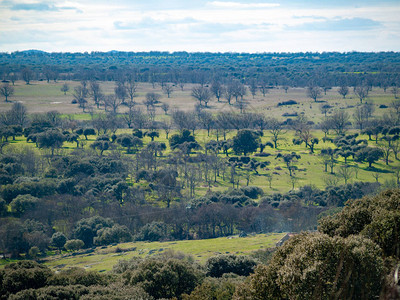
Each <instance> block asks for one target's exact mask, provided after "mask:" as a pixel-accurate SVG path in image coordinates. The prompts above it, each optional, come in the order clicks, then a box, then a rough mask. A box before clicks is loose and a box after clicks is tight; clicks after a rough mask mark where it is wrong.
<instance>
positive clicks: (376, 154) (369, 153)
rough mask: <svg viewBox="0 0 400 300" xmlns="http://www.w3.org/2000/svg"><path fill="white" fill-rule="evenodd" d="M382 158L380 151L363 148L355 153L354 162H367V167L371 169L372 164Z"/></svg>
mask: <svg viewBox="0 0 400 300" xmlns="http://www.w3.org/2000/svg"><path fill="white" fill-rule="evenodd" d="M382 156H383V152H382V150H381V149H379V148H371V147H364V148H362V149H361V150H360V151H358V152H357V153H356V160H357V161H366V162H368V167H369V168H371V167H372V164H373V163H375V162H376V161H378V160H379V159H380V158H381V157H382Z"/></svg>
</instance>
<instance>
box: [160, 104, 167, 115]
mask: <svg viewBox="0 0 400 300" xmlns="http://www.w3.org/2000/svg"><path fill="white" fill-rule="evenodd" d="M161 109H162V110H163V111H164V114H166V115H167V114H168V110H169V104H168V103H163V104H161Z"/></svg>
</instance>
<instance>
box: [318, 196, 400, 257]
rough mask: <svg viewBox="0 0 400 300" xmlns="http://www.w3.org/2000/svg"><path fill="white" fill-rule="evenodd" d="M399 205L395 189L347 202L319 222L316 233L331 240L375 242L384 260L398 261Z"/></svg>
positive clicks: (399, 197) (399, 251)
mask: <svg viewBox="0 0 400 300" xmlns="http://www.w3.org/2000/svg"><path fill="white" fill-rule="evenodd" d="M399 205H400V191H399V190H398V189H395V190H388V191H385V192H382V193H380V194H378V195H376V196H374V197H364V198H362V199H358V200H352V201H348V202H346V205H345V207H344V208H343V209H342V210H341V211H340V212H339V213H337V214H335V215H332V216H328V217H325V218H323V219H321V220H320V221H319V226H318V230H319V231H321V232H323V233H325V234H328V235H329V236H332V237H334V236H340V237H343V238H346V237H349V236H352V235H362V236H364V237H366V238H369V239H371V240H372V241H374V242H375V243H377V244H378V245H379V246H380V247H381V249H382V250H383V252H384V255H385V256H386V257H390V256H392V257H395V258H397V259H399V258H400V243H399V242H398V241H399V240H400V227H399V226H398V224H399V221H400V212H399V209H398V207H399Z"/></svg>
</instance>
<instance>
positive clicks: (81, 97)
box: [72, 85, 88, 112]
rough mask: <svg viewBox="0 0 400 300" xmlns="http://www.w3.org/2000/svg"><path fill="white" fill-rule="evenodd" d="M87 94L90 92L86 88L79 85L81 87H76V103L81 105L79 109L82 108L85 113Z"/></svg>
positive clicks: (74, 95)
mask: <svg viewBox="0 0 400 300" xmlns="http://www.w3.org/2000/svg"><path fill="white" fill-rule="evenodd" d="M87 92H88V91H87V89H86V88H85V87H84V86H82V85H79V86H77V87H75V89H74V93H73V94H72V96H73V97H74V100H75V101H76V103H78V104H79V107H80V108H82V110H83V112H84V111H85V108H86V103H87V100H86V97H87Z"/></svg>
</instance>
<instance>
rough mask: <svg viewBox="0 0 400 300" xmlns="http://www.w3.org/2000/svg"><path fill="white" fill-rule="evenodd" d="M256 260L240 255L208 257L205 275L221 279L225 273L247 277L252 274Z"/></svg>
mask: <svg viewBox="0 0 400 300" xmlns="http://www.w3.org/2000/svg"><path fill="white" fill-rule="evenodd" d="M256 265H257V262H256V260H254V259H253V258H251V257H248V256H242V255H218V256H214V257H210V258H209V259H208V260H207V262H206V269H207V275H208V276H212V277H221V276H222V275H223V274H225V273H235V274H237V275H240V276H249V275H250V273H253V270H254V268H255V266H256Z"/></svg>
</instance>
